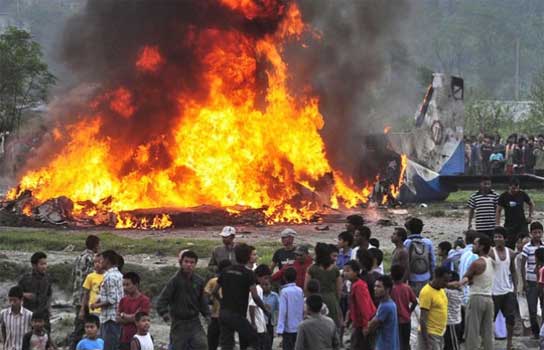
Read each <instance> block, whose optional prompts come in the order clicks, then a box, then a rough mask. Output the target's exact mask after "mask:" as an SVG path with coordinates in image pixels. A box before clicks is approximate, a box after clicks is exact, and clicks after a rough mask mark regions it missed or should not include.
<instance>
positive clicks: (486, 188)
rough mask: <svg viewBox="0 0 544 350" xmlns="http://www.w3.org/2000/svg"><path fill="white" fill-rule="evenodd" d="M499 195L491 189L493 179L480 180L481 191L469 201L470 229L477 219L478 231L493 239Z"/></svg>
mask: <svg viewBox="0 0 544 350" xmlns="http://www.w3.org/2000/svg"><path fill="white" fill-rule="evenodd" d="M498 200H499V195H498V194H497V193H495V191H493V190H492V189H491V178H490V177H489V176H483V177H482V178H481V180H480V189H479V190H478V192H475V193H473V194H472V195H471V196H470V198H469V200H468V207H469V209H470V211H469V213H468V229H469V230H471V229H472V221H473V219H474V218H475V219H476V225H475V228H476V231H478V232H479V233H483V234H486V235H487V236H488V237H490V238H493V230H494V229H495V222H496V220H495V217H496V211H497V201H498Z"/></svg>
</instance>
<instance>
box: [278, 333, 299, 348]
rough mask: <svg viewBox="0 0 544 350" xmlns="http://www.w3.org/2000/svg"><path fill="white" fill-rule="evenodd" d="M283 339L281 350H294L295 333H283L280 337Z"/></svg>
mask: <svg viewBox="0 0 544 350" xmlns="http://www.w3.org/2000/svg"><path fill="white" fill-rule="evenodd" d="M281 336H282V339H283V344H282V345H283V347H282V349H283V350H294V349H295V343H296V342H297V334H296V333H287V332H283V334H282V335H281Z"/></svg>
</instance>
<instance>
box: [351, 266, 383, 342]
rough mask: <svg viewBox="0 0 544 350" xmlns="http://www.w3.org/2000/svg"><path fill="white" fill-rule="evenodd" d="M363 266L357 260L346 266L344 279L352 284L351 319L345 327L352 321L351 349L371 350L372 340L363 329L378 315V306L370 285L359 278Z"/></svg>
mask: <svg viewBox="0 0 544 350" xmlns="http://www.w3.org/2000/svg"><path fill="white" fill-rule="evenodd" d="M360 271H361V266H360V265H359V263H358V262H357V261H356V260H350V261H348V262H347V263H346V264H345V265H344V277H345V278H346V279H347V280H349V281H350V282H351V292H350V294H349V311H348V313H349V318H347V317H346V318H347V320H346V324H345V327H346V328H347V327H348V325H349V321H351V323H352V325H351V329H352V333H351V349H357V350H370V349H371V344H370V339H369V338H368V337H366V336H365V335H364V333H363V329H365V328H367V327H368V322H369V321H370V320H371V319H372V317H374V314H375V313H376V306H375V305H374V302H373V301H372V298H371V297H370V292H369V291H368V285H367V284H366V282H365V281H363V280H362V279H360V278H359V272H360Z"/></svg>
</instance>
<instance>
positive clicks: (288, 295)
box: [277, 267, 304, 350]
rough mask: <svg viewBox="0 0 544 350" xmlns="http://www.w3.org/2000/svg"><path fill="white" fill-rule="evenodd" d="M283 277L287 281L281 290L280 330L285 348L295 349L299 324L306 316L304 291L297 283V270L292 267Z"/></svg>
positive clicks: (288, 349)
mask: <svg viewBox="0 0 544 350" xmlns="http://www.w3.org/2000/svg"><path fill="white" fill-rule="evenodd" d="M283 278H284V279H285V281H286V282H287V284H285V285H284V286H283V289H282V290H281V292H280V309H279V315H278V330H277V333H278V334H281V336H282V340H283V350H293V349H294V348H295V343H296V340H297V330H298V325H299V324H300V323H301V322H302V320H303V318H304V293H303V292H302V289H301V288H300V287H298V286H297V285H296V283H295V281H296V279H297V270H295V269H294V268H292V267H290V268H288V269H287V270H285V272H284V274H283Z"/></svg>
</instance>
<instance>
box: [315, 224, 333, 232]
mask: <svg viewBox="0 0 544 350" xmlns="http://www.w3.org/2000/svg"><path fill="white" fill-rule="evenodd" d="M315 229H316V230H317V231H328V230H329V229H330V228H329V225H325V226H316V227H315Z"/></svg>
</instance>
